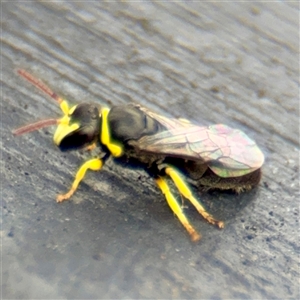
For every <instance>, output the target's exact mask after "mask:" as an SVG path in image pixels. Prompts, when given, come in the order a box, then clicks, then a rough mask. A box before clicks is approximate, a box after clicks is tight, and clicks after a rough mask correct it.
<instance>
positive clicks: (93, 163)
mask: <svg viewBox="0 0 300 300" xmlns="http://www.w3.org/2000/svg"><path fill="white" fill-rule="evenodd" d="M103 164H104V163H103V160H102V159H100V158H93V159H90V160H88V161H86V162H85V163H84V164H83V165H82V166H81V167H80V168H79V170H78V171H77V173H76V176H75V180H74V181H73V184H72V187H71V188H70V190H69V191H68V192H67V193H66V194H60V195H58V196H57V198H56V202H62V201H65V200H68V199H69V198H70V197H71V196H72V195H73V194H74V192H75V191H76V189H77V188H78V185H79V183H80V181H81V180H82V179H83V178H84V175H85V173H86V171H87V170H88V169H90V170H92V171H99V170H100V169H101V168H102V166H103Z"/></svg>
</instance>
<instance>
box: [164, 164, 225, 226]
mask: <svg viewBox="0 0 300 300" xmlns="http://www.w3.org/2000/svg"><path fill="white" fill-rule="evenodd" d="M165 173H166V174H167V175H169V176H170V177H171V179H172V180H173V182H174V184H175V185H176V187H177V189H178V191H179V192H180V194H181V195H183V196H184V197H185V198H186V199H188V200H189V201H190V202H191V203H192V204H193V205H194V206H195V207H196V209H197V211H198V212H199V214H201V215H202V216H203V218H204V219H206V220H207V221H208V222H209V223H211V224H214V225H217V226H218V227H219V228H224V222H222V221H218V220H216V219H215V218H213V216H212V215H210V214H209V213H208V212H207V211H206V210H205V208H204V207H203V206H202V205H201V204H200V203H199V202H198V201H197V200H196V198H195V197H194V196H193V194H192V192H191V191H190V189H189V187H188V186H187V185H186V183H185V182H184V181H183V180H182V178H181V177H180V175H179V174H178V173H177V172H176V171H175V170H174V169H173V168H171V167H166V168H165Z"/></svg>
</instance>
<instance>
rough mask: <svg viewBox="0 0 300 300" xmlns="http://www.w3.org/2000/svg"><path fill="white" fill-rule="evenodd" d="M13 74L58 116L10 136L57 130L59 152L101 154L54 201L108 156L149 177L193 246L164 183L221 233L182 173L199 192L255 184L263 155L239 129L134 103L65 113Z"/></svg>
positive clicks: (34, 81) (63, 104) (48, 91)
mask: <svg viewBox="0 0 300 300" xmlns="http://www.w3.org/2000/svg"><path fill="white" fill-rule="evenodd" d="M18 74H19V75H21V76H22V77H23V78H25V79H26V80H27V81H29V82H30V83H32V84H33V85H34V86H36V87H37V88H39V89H40V90H41V91H43V92H44V93H45V94H47V95H48V96H50V97H51V98H52V99H54V100H55V101H57V102H58V103H59V104H60V108H61V110H62V112H63V117H62V118H60V119H48V120H42V121H39V122H36V123H33V124H30V125H27V126H23V127H21V128H19V129H16V130H15V131H14V132H13V133H14V134H15V135H20V134H23V133H27V132H31V131H34V130H37V129H40V128H42V127H45V126H50V125H57V129H56V131H55V133H54V137H53V140H54V143H55V144H56V145H57V146H58V147H59V148H60V150H62V151H67V150H76V149H80V148H88V149H92V148H95V147H98V149H99V150H100V151H99V153H100V154H99V156H98V157H95V158H92V159H90V160H88V161H86V162H84V163H83V164H82V166H81V167H80V168H79V170H78V171H77V173H76V175H75V180H74V181H73V184H72V186H71V188H70V190H69V191H68V192H67V193H66V194H60V195H58V196H57V199H56V200H57V202H62V201H65V200H67V199H69V198H70V197H71V196H72V195H73V193H74V192H75V191H76V189H77V187H78V185H79V183H80V182H81V180H82V179H83V178H84V176H85V173H86V171H87V170H93V171H99V170H100V169H101V168H102V167H103V165H104V163H105V161H106V160H107V159H108V157H110V156H112V157H113V158H115V159H116V160H121V161H123V162H126V163H129V164H137V165H138V166H141V167H143V168H144V169H145V170H146V172H148V173H149V174H150V175H151V176H152V177H153V178H154V180H155V182H156V184H157V186H158V187H159V188H160V190H161V192H162V193H163V194H164V195H165V198H166V200H167V202H168V204H169V206H170V208H171V210H172V211H173V212H174V214H175V215H176V216H177V217H178V219H179V220H180V222H181V223H182V225H183V226H184V227H185V228H186V230H187V231H188V233H189V234H190V237H191V239H192V241H198V240H199V239H200V234H199V233H198V232H197V231H196V230H195V229H194V228H193V227H192V225H191V224H190V223H189V221H188V219H187V218H186V216H185V214H184V212H183V210H182V207H181V205H179V204H178V202H177V200H176V199H175V196H174V195H173V194H172V192H171V189H170V187H169V184H168V181H167V178H170V179H171V180H172V181H173V183H174V184H175V186H176V187H177V189H178V192H179V194H180V195H181V196H183V197H184V198H185V199H188V200H189V201H190V202H191V203H192V204H193V205H194V206H195V208H196V209H197V211H198V212H199V213H200V214H201V215H202V216H203V218H204V219H206V220H207V221H208V222H209V223H211V224H214V225H216V226H218V227H219V228H223V227H224V223H223V222H222V221H219V220H216V219H215V218H214V217H213V216H212V215H210V214H209V213H208V212H207V211H206V210H205V208H204V207H203V206H202V205H201V204H200V203H199V202H198V201H197V200H196V198H195V197H194V196H193V194H192V192H191V190H190V188H189V187H188V185H187V184H186V183H185V181H184V180H183V176H182V175H181V174H184V175H185V176H186V177H188V178H191V179H193V180H196V181H197V182H198V183H199V186H201V187H202V188H204V189H221V190H234V191H236V192H241V191H245V190H250V189H251V188H252V187H254V186H256V185H257V184H258V183H259V181H260V177H261V166H262V164H263V162H264V155H263V153H262V152H261V150H260V149H259V148H258V147H257V145H256V143H255V142H254V141H253V140H251V139H250V138H249V137H248V136H247V135H246V134H244V133H243V132H242V131H240V130H237V129H232V128H230V127H228V126H226V125H222V124H217V125H212V126H208V127H200V126H197V125H193V124H191V123H189V122H188V121H185V120H181V119H171V118H166V117H163V116H161V115H159V114H156V113H154V112H152V111H149V110H148V109H146V108H144V107H142V106H140V105H135V104H128V105H121V106H114V107H112V108H111V109H108V108H100V107H99V106H98V105H96V104H92V103H80V104H78V105H75V106H73V107H71V108H70V107H69V105H68V103H67V101H66V100H64V99H62V98H60V97H59V96H58V95H57V94H55V93H54V92H53V91H52V90H51V89H50V88H49V87H48V86H46V85H45V84H44V83H43V82H41V81H40V80H38V79H36V78H34V77H33V76H32V75H31V74H29V73H28V72H26V71H25V70H18Z"/></svg>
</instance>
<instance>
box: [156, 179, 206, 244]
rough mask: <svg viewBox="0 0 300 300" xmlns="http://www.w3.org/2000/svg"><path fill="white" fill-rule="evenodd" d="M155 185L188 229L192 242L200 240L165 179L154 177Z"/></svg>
mask: <svg viewBox="0 0 300 300" xmlns="http://www.w3.org/2000/svg"><path fill="white" fill-rule="evenodd" d="M155 181H156V183H157V185H158V186H159V188H160V189H161V191H162V193H163V194H164V195H165V197H166V199H167V202H168V204H169V206H170V208H171V209H172V211H173V212H174V214H175V215H176V216H177V217H178V219H179V221H180V222H181V224H182V225H183V226H184V227H185V229H186V230H187V231H188V233H189V234H190V236H191V239H192V241H193V242H196V241H198V240H200V238H201V236H200V235H199V234H198V232H197V231H196V230H195V229H194V228H193V227H192V226H191V225H190V223H189V221H188V219H187V218H186V216H185V215H184V213H183V211H182V209H181V207H180V205H179V204H178V203H177V201H176V199H175V197H174V196H173V195H172V193H171V191H170V189H169V186H168V184H167V182H166V181H165V179H163V178H161V177H158V178H157V179H155Z"/></svg>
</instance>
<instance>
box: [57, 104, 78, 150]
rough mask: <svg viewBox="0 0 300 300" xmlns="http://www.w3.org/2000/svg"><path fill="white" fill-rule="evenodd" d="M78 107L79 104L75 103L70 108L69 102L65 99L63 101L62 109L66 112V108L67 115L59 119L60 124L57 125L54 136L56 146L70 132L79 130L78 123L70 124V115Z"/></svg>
mask: <svg viewBox="0 0 300 300" xmlns="http://www.w3.org/2000/svg"><path fill="white" fill-rule="evenodd" d="M76 107H77V105H74V106H73V107H71V108H70V109H69V107H68V103H67V102H66V101H65V100H63V101H62V102H61V106H60V108H61V110H62V111H63V112H64V109H66V110H67V111H66V112H67V114H66V113H65V112H64V113H65V115H64V116H63V117H62V118H61V119H60V120H59V122H58V123H59V125H58V126H57V128H56V130H55V133H54V136H53V141H54V143H55V145H56V146H58V145H59V144H60V143H61V141H62V140H63V139H64V137H66V136H67V135H68V134H69V133H71V132H73V131H75V130H77V129H78V128H79V127H80V125H79V124H78V123H74V124H72V125H69V122H70V115H72V113H73V112H74V110H75V108H76Z"/></svg>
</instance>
